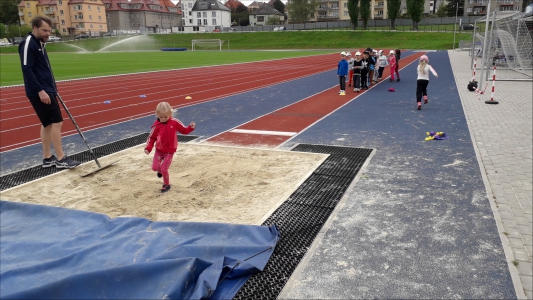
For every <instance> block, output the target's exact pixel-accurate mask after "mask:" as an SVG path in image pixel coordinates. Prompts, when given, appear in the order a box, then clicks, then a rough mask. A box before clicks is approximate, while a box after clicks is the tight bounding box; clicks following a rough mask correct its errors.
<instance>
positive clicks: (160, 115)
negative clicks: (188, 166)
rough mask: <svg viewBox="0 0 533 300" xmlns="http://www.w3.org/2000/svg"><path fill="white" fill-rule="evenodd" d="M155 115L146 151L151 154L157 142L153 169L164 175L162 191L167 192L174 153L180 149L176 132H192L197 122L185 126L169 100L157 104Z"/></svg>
mask: <svg viewBox="0 0 533 300" xmlns="http://www.w3.org/2000/svg"><path fill="white" fill-rule="evenodd" d="M155 115H156V116H157V120H156V121H155V122H154V124H153V125H152V129H151V131H150V135H148V140H147V141H146V148H145V149H144V153H146V154H150V152H151V151H152V148H153V147H154V143H155V154H154V160H153V163H152V170H154V171H156V172H157V177H159V178H161V177H163V187H162V188H161V193H166V192H168V190H170V180H169V179H170V178H169V174H168V169H169V168H170V164H171V163H172V158H173V157H174V153H176V150H177V149H178V136H177V134H176V133H177V132H179V133H181V134H188V133H191V132H192V131H193V130H194V128H196V124H195V123H194V122H191V124H189V126H187V127H185V126H184V125H183V123H181V122H180V120H178V119H174V118H172V107H171V106H170V104H168V103H167V102H161V103H159V104H158V105H157V107H156V109H155Z"/></svg>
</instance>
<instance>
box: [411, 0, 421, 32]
mask: <svg viewBox="0 0 533 300" xmlns="http://www.w3.org/2000/svg"><path fill="white" fill-rule="evenodd" d="M407 13H409V16H411V20H413V30H418V22H420V21H422V13H424V0H407Z"/></svg>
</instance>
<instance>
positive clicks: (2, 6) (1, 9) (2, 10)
mask: <svg viewBox="0 0 533 300" xmlns="http://www.w3.org/2000/svg"><path fill="white" fill-rule="evenodd" d="M19 3H20V1H19V0H0V23H3V24H15V23H17V22H18V20H19V9H18V4H19Z"/></svg>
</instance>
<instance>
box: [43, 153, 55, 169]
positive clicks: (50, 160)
mask: <svg viewBox="0 0 533 300" xmlns="http://www.w3.org/2000/svg"><path fill="white" fill-rule="evenodd" d="M56 163H57V157H56V156H55V155H52V156H50V158H45V159H43V168H50V167H53V166H55V165H56Z"/></svg>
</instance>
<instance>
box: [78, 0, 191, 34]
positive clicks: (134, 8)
mask: <svg viewBox="0 0 533 300" xmlns="http://www.w3.org/2000/svg"><path fill="white" fill-rule="evenodd" d="M71 1H72V0H71ZM102 1H103V3H104V4H105V10H106V14H107V16H106V17H107V18H106V19H107V27H108V28H109V30H110V31H114V30H135V31H140V32H143V33H159V32H168V31H170V30H171V29H172V28H173V27H177V26H180V25H181V23H182V13H181V10H179V8H178V6H177V5H175V4H174V3H172V2H171V1H170V0H130V1H128V0H102Z"/></svg>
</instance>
